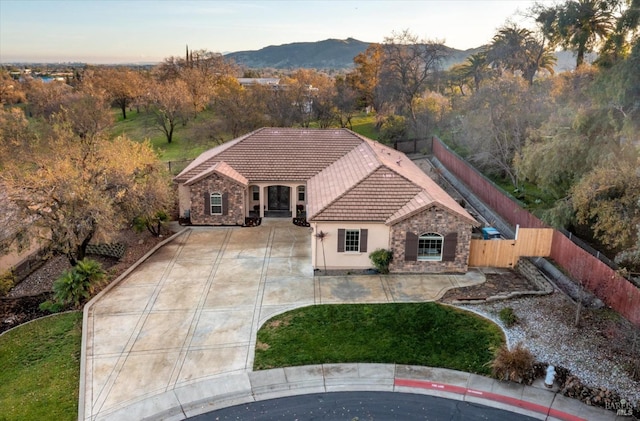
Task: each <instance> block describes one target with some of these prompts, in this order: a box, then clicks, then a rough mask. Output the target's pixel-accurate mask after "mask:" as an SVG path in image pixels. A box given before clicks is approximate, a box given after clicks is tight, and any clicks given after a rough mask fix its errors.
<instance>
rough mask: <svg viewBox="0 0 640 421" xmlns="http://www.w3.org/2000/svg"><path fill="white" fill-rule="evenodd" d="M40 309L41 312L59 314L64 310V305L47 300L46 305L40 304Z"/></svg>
mask: <svg viewBox="0 0 640 421" xmlns="http://www.w3.org/2000/svg"><path fill="white" fill-rule="evenodd" d="M38 308H39V309H40V310H41V311H48V312H49V313H59V312H61V311H62V310H64V305H62V304H60V303H57V302H53V301H51V300H47V301H45V302H44V303H42V304H40V305H39V306H38Z"/></svg>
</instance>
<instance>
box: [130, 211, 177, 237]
mask: <svg viewBox="0 0 640 421" xmlns="http://www.w3.org/2000/svg"><path fill="white" fill-rule="evenodd" d="M168 220H169V215H167V213H166V212H165V211H162V210H159V211H157V212H156V213H154V214H149V215H143V216H138V217H137V218H135V219H134V220H133V229H134V230H136V232H142V231H144V230H145V229H146V230H147V231H149V232H150V233H151V235H153V236H154V237H159V236H160V235H161V234H162V228H163V227H164V225H165V224H166V223H167V221H168Z"/></svg>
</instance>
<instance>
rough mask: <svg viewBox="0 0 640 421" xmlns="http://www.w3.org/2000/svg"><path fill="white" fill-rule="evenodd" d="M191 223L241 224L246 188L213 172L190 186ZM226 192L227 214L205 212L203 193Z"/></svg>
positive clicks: (243, 216) (242, 221) (243, 214)
mask: <svg viewBox="0 0 640 421" xmlns="http://www.w3.org/2000/svg"><path fill="white" fill-rule="evenodd" d="M190 187H191V189H190V190H191V191H190V201H191V223H192V224H194V225H243V224H244V218H245V195H246V192H247V188H246V187H245V186H243V185H241V184H238V183H235V182H233V181H232V180H230V179H228V178H225V177H223V176H221V175H219V174H216V173H213V174H211V175H210V176H209V177H207V178H204V179H202V180H200V181H198V182H196V183H194V184H192V185H191V186H190ZM205 192H206V193H209V194H211V193H216V192H217V193H222V194H225V193H226V194H227V204H228V206H227V214H226V215H211V214H210V211H209V212H205V209H204V205H205V199H204V194H205Z"/></svg>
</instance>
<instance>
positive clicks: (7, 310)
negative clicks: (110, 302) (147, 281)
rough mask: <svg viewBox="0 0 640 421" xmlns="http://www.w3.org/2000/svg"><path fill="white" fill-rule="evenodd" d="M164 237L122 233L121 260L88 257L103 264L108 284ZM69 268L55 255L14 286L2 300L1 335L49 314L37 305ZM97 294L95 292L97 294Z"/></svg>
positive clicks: (48, 294) (128, 231)
mask: <svg viewBox="0 0 640 421" xmlns="http://www.w3.org/2000/svg"><path fill="white" fill-rule="evenodd" d="M167 236H168V234H167V235H165V236H164V237H162V238H157V237H154V236H152V235H151V234H150V233H148V232H142V233H136V232H134V231H132V230H126V231H122V232H121V233H120V234H119V235H118V237H117V239H116V241H117V242H119V243H122V244H125V246H126V251H125V254H124V256H123V257H122V258H121V259H120V260H118V259H114V258H111V257H103V256H95V255H89V256H88V257H90V258H92V259H94V260H97V261H99V262H100V263H101V264H102V267H103V269H105V270H106V271H107V274H108V279H109V282H111V281H113V280H115V279H116V278H117V277H118V276H120V275H121V274H122V273H123V272H124V271H125V270H127V269H128V268H129V267H130V266H131V265H132V264H133V263H135V262H136V261H138V260H139V259H140V258H141V257H142V256H144V255H145V254H146V253H147V252H148V251H149V250H151V249H152V248H153V247H155V246H156V244H158V243H159V242H161V241H163V240H164V239H165V238H166V237H167ZM70 268H71V264H70V263H69V261H68V259H67V258H66V257H64V256H54V257H52V258H50V259H48V260H47V262H46V263H45V264H44V265H42V266H40V267H39V268H38V269H36V270H35V271H34V272H32V273H31V274H29V276H27V277H26V278H25V279H24V280H23V281H22V282H20V283H19V284H18V285H16V286H14V287H13V288H12V289H11V290H10V291H9V293H8V294H7V297H4V298H1V299H0V333H2V332H4V331H6V330H9V329H11V328H13V327H15V326H18V325H20V324H22V323H26V322H28V321H30V320H33V319H37V318H39V317H43V316H46V315H48V314H50V313H48V312H43V311H41V310H40V309H39V306H40V304H41V303H43V302H44V301H46V300H48V299H49V298H51V296H52V291H53V283H54V282H55V281H56V279H58V278H59V277H60V275H62V273H63V272H64V271H65V270H68V269H70ZM109 282H107V283H105V285H104V286H106V285H108V284H109ZM98 292H99V291H96V294H97V293H98Z"/></svg>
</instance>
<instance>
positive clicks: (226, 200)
mask: <svg viewBox="0 0 640 421" xmlns="http://www.w3.org/2000/svg"><path fill="white" fill-rule="evenodd" d="M228 213H229V193H222V214H223V215H227V214H228Z"/></svg>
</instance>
